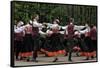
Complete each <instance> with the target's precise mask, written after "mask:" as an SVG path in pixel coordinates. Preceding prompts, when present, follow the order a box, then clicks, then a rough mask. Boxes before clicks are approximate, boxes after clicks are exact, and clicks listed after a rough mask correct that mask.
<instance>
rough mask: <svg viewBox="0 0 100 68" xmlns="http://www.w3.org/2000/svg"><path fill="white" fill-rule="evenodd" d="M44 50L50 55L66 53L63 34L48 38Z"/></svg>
mask: <svg viewBox="0 0 100 68" xmlns="http://www.w3.org/2000/svg"><path fill="white" fill-rule="evenodd" d="M43 48H44V49H45V50H46V51H48V53H55V54H56V55H57V54H60V53H61V52H64V45H63V42H62V40H61V34H60V33H54V34H52V35H51V36H50V37H47V38H46V41H45V44H44V47H43Z"/></svg>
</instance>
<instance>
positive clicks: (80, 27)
mask: <svg viewBox="0 0 100 68" xmlns="http://www.w3.org/2000/svg"><path fill="white" fill-rule="evenodd" d="M84 27H85V26H77V25H74V30H81V29H82V28H84Z"/></svg>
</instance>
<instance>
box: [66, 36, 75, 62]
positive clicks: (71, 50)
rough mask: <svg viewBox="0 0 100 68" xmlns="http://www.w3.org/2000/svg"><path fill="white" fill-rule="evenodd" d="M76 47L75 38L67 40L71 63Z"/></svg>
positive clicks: (67, 50)
mask: <svg viewBox="0 0 100 68" xmlns="http://www.w3.org/2000/svg"><path fill="white" fill-rule="evenodd" d="M74 45H75V41H74V39H73V38H70V39H67V40H66V44H65V50H66V52H68V60H69V61H71V57H72V52H73V47H74Z"/></svg>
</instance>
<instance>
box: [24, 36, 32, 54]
mask: <svg viewBox="0 0 100 68" xmlns="http://www.w3.org/2000/svg"><path fill="white" fill-rule="evenodd" d="M32 42H33V40H32V35H31V34H25V37H24V41H23V43H24V45H23V52H31V51H33V44H32Z"/></svg>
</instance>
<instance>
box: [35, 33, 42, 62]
mask: <svg viewBox="0 0 100 68" xmlns="http://www.w3.org/2000/svg"><path fill="white" fill-rule="evenodd" d="M40 44H41V41H40V36H39V35H38V36H35V37H33V59H34V60H36V58H37V57H38V55H37V54H38V51H39V50H40V46H41V45H40Z"/></svg>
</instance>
